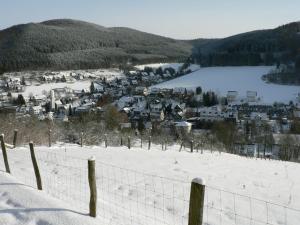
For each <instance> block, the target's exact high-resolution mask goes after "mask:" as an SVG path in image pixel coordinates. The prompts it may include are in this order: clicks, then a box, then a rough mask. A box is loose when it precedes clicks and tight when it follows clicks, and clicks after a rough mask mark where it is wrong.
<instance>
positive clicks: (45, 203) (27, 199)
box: [0, 172, 96, 225]
mask: <svg viewBox="0 0 300 225" xmlns="http://www.w3.org/2000/svg"><path fill="white" fill-rule="evenodd" d="M0 224H1V225H20V224H22V225H54V224H57V225H58V224H59V225H71V224H72V225H82V224H86V225H94V224H96V223H95V219H93V218H91V217H88V216H87V215H86V214H84V213H81V212H79V211H76V210H73V209H72V207H70V206H68V205H67V204H64V203H63V202H62V201H60V200H57V199H54V198H51V197H49V196H47V195H45V193H44V192H39V191H37V190H35V189H33V188H32V187H30V186H27V185H24V184H22V183H20V182H19V181H18V180H16V179H14V178H13V177H12V176H9V175H6V174H4V173H3V172H1V173H0Z"/></svg>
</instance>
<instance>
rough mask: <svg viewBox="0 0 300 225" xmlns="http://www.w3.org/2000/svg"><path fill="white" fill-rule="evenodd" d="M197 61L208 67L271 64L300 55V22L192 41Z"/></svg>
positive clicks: (286, 61)
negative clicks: (221, 37)
mask: <svg viewBox="0 0 300 225" xmlns="http://www.w3.org/2000/svg"><path fill="white" fill-rule="evenodd" d="M190 43H191V44H192V45H193V46H194V50H193V58H194V59H195V60H196V61H198V62H199V63H200V64H202V65H204V66H239V65H261V64H264V65H271V64H274V63H277V62H281V63H290V62H295V61H296V59H297V58H299V56H300V22H294V23H290V24H286V25H283V26H280V27H278V28H275V29H269V30H258V31H252V32H248V33H243V34H238V35H235V36H231V37H228V38H224V39H211V40H206V41H204V40H203V39H197V40H193V41H190Z"/></svg>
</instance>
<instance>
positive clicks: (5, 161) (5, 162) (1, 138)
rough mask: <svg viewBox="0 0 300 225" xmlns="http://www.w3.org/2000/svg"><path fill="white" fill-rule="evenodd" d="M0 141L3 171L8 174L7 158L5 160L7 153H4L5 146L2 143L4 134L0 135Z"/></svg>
mask: <svg viewBox="0 0 300 225" xmlns="http://www.w3.org/2000/svg"><path fill="white" fill-rule="evenodd" d="M0 141H1V148H2V154H3V160H4V164H5V170H6V172H7V173H10V169H9V164H8V158H7V152H6V146H5V142H4V134H1V136H0Z"/></svg>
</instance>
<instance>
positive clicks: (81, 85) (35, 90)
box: [22, 80, 91, 97]
mask: <svg viewBox="0 0 300 225" xmlns="http://www.w3.org/2000/svg"><path fill="white" fill-rule="evenodd" d="M90 86H91V81H90V80H85V81H75V82H74V83H65V82H61V83H46V84H41V85H38V86H36V85H32V86H28V87H26V90H25V91H24V92H23V93H22V94H23V96H24V97H29V96H30V95H33V96H40V95H42V94H43V92H44V91H46V92H49V91H50V90H52V89H55V88H65V87H68V88H70V89H72V90H77V91H81V90H83V89H88V90H89V88H90Z"/></svg>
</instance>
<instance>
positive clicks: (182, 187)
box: [0, 145, 300, 225]
mask: <svg viewBox="0 0 300 225" xmlns="http://www.w3.org/2000/svg"><path fill="white" fill-rule="evenodd" d="M147 147H148V146H147V145H145V146H144V148H147ZM35 153H36V159H37V163H38V165H39V168H40V173H41V178H42V182H43V189H44V191H45V192H47V193H48V194H49V195H51V196H53V197H55V198H58V199H60V200H63V201H65V202H67V203H69V204H70V205H74V206H76V210H80V211H82V212H88V209H89V204H88V203H89V194H90V193H89V185H88V176H87V175H88V171H87V159H83V158H80V157H73V156H68V154H66V153H65V152H62V153H56V152H51V151H48V150H38V151H36V152H35ZM7 154H8V160H9V163H10V166H11V174H12V175H13V176H15V177H16V178H17V179H19V180H20V181H22V182H23V183H24V184H26V185H29V186H32V187H34V188H36V181H35V177H34V170H33V167H32V162H31V159H30V152H29V149H28V148H20V149H18V150H8V151H7ZM0 166H1V168H0V169H1V170H3V169H4V168H5V167H4V163H3V158H2V155H1V157H0ZM96 183H97V192H98V193H97V194H98V198H97V201H98V204H97V205H98V208H97V217H98V219H99V220H102V221H103V224H111V225H114V224H118V225H123V224H124V225H137V224H143V225H162V224H164V225H188V217H189V203H190V187H191V183H190V181H183V180H177V179H172V178H165V177H162V176H160V175H153V174H147V173H144V172H141V171H135V170H132V169H128V168H123V167H121V166H117V165H112V164H109V163H106V162H101V161H100V160H99V161H98V160H96ZM299 221H300V210H298V209H293V208H290V207H287V206H283V205H281V204H276V203H272V202H269V201H265V200H261V199H258V198H254V197H250V196H246V195H242V194H238V193H235V192H230V191H227V190H223V189H220V188H217V187H212V186H210V185H206V187H205V201H204V212H203V224H205V225H230V224H234V225H243V224H247V225H248V224H249V225H256V224H259V225H279V224H280V225H282V224H283V225H295V224H298V222H299Z"/></svg>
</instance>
